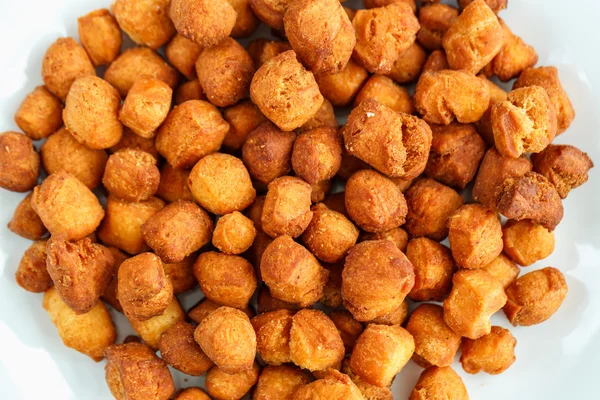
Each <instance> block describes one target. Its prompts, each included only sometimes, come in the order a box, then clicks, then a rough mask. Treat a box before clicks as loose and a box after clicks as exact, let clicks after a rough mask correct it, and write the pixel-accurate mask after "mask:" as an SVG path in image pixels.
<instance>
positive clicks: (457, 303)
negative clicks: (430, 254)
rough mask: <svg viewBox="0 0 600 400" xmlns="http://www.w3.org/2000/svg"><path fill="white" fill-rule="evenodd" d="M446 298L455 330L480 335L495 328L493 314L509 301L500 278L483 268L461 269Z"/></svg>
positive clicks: (474, 336)
mask: <svg viewBox="0 0 600 400" xmlns="http://www.w3.org/2000/svg"><path fill="white" fill-rule="evenodd" d="M452 285H453V286H452V291H451V292H450V295H449V296H448V298H446V300H444V321H445V322H446V324H448V326H449V327H450V329H452V330H453V331H454V332H455V333H457V334H459V335H461V336H465V337H467V338H469V339H478V338H480V337H482V336H483V335H487V334H488V333H490V331H491V323H490V317H491V316H492V314H494V313H495V312H496V311H498V310H500V309H501V308H502V307H503V306H504V304H505V303H506V298H507V297H506V294H504V288H503V287H502V284H501V283H500V281H499V280H497V279H496V278H494V277H493V276H492V275H490V274H489V273H488V272H486V271H485V270H483V269H471V270H469V269H461V270H459V271H458V272H456V273H455V274H454V276H453V277H452Z"/></svg>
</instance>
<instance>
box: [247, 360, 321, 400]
mask: <svg viewBox="0 0 600 400" xmlns="http://www.w3.org/2000/svg"><path fill="white" fill-rule="evenodd" d="M309 383H310V379H309V378H308V375H307V374H306V373H304V372H303V371H302V370H300V369H299V368H297V367H295V366H291V365H278V366H271V365H267V366H266V367H264V368H263V369H262V371H261V373H260V376H259V377H258V382H257V384H256V388H255V389H254V394H253V395H252V400H292V399H293V395H294V392H295V391H296V389H298V388H300V387H301V386H304V385H308V384H309Z"/></svg>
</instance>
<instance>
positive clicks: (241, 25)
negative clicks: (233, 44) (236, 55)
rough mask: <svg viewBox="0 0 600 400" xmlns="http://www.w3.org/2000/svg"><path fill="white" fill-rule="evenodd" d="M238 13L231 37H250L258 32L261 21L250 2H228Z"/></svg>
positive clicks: (240, 0)
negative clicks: (257, 28)
mask: <svg viewBox="0 0 600 400" xmlns="http://www.w3.org/2000/svg"><path fill="white" fill-rule="evenodd" d="M227 1H228V2H229V4H231V7H233V9H234V10H235V12H236V13H237V17H236V19H235V25H234V26H233V29H232V30H231V37H234V38H237V37H248V36H251V35H252V33H253V32H254V31H255V30H256V27H257V26H258V24H259V22H260V21H259V20H258V18H257V17H256V15H254V12H253V11H252V8H251V7H250V0H227Z"/></svg>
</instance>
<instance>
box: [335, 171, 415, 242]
mask: <svg viewBox="0 0 600 400" xmlns="http://www.w3.org/2000/svg"><path fill="white" fill-rule="evenodd" d="M345 202H346V210H347V211H348V215H350V218H352V220H353V221H354V222H355V223H356V224H357V225H358V226H359V227H361V228H362V229H363V230H365V231H367V232H383V231H387V230H389V229H392V228H395V227H397V226H400V225H402V224H403V223H404V221H405V217H406V213H407V207H406V200H405V199H404V195H403V194H402V192H401V191H400V189H398V187H397V186H396V185H395V184H394V182H392V181H391V180H389V179H388V178H386V177H385V176H383V175H381V174H380V173H378V172H375V171H373V170H369V169H363V170H361V171H358V172H357V173H355V174H354V175H352V176H351V177H350V179H348V182H347V183H346V191H345Z"/></svg>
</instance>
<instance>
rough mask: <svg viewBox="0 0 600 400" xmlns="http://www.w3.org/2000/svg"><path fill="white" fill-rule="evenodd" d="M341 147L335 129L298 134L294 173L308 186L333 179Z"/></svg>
mask: <svg viewBox="0 0 600 400" xmlns="http://www.w3.org/2000/svg"><path fill="white" fill-rule="evenodd" d="M336 1H337V0H336ZM342 147H343V145H342V138H341V137H340V135H339V134H338V132H337V129H335V128H329V127H325V126H322V127H319V128H315V129H311V130H309V131H307V132H304V133H302V134H300V135H299V136H298V138H297V139H296V141H295V142H294V149H293V151H292V157H291V161H292V167H293V168H294V172H295V173H296V175H298V176H299V177H300V178H302V179H304V180H305V181H306V182H308V183H309V184H310V185H316V184H317V183H318V182H319V181H324V180H329V179H331V178H333V177H334V176H335V174H336V173H337V171H338V170H339V169H340V165H341V161H342Z"/></svg>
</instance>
